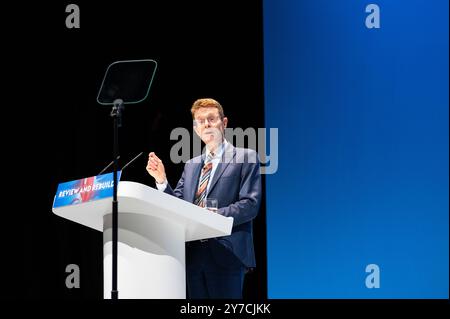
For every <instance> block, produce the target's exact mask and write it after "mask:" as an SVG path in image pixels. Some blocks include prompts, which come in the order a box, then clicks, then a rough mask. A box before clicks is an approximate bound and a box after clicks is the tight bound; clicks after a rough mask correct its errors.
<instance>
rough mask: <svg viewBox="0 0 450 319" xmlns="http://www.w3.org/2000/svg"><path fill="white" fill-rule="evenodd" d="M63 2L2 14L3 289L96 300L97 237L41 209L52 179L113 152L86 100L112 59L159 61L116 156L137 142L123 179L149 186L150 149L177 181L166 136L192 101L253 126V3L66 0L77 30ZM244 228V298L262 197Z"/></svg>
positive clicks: (98, 165)
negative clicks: (248, 231) (70, 283)
mask: <svg viewBox="0 0 450 319" xmlns="http://www.w3.org/2000/svg"><path fill="white" fill-rule="evenodd" d="M69 3H71V2H67V3H65V2H64V1H63V2H61V3H60V4H47V3H43V2H40V3H34V4H26V5H25V4H23V3H16V4H14V5H13V6H11V7H8V8H7V10H5V11H4V15H5V16H7V18H8V19H5V20H4V21H3V23H6V24H7V25H6V26H5V27H4V28H3V33H4V43H5V46H4V49H3V50H4V59H3V61H2V67H3V70H4V75H3V76H4V77H6V78H7V80H8V81H7V84H6V85H3V104H4V105H3V110H4V111H3V112H4V113H3V115H4V116H3V125H2V136H3V149H4V150H5V149H6V151H5V152H3V154H4V155H3V159H2V162H3V161H4V165H3V167H4V175H5V174H8V176H9V177H10V178H9V179H8V180H9V181H10V183H11V184H10V185H9V187H8V190H7V199H8V201H9V202H11V203H13V205H12V209H11V208H9V209H7V210H4V216H3V221H4V224H3V225H4V226H3V232H2V235H3V236H4V237H5V240H4V256H5V258H4V260H2V268H3V267H5V271H4V272H3V274H4V278H3V279H2V281H3V283H6V285H4V286H3V287H6V289H3V290H2V295H3V294H5V296H6V297H14V298H63V299H72V298H75V299H78V298H93V299H101V298H102V294H103V293H102V291H103V288H102V279H103V275H102V251H103V250H102V234H101V233H99V232H96V231H93V230H90V229H88V228H85V227H83V226H80V225H78V224H75V223H72V222H69V221H66V220H64V219H62V218H59V217H57V216H55V215H53V213H52V212H51V206H52V201H53V196H54V194H55V191H56V187H57V184H58V182H62V181H68V180H73V179H79V178H82V177H85V176H92V175H95V174H97V173H98V172H99V171H100V170H101V169H102V168H103V167H104V166H105V165H106V164H107V163H109V162H110V161H111V160H112V122H111V119H110V118H109V112H110V109H109V108H108V107H104V106H100V105H98V104H97V103H96V96H97V92H98V89H99V86H100V84H101V80H102V77H103V75H104V72H105V70H106V67H107V66H108V65H109V64H110V63H111V62H113V61H117V60H126V59H142V58H151V59H154V60H156V61H157V62H158V69H157V72H156V75H155V78H154V81H153V85H152V88H151V91H150V94H149V97H148V99H147V100H146V101H145V102H143V103H141V104H139V105H135V106H129V107H127V109H126V110H125V112H124V120H123V127H122V128H121V130H120V154H121V156H122V159H124V162H126V161H128V160H129V159H131V158H132V157H133V156H134V155H136V154H138V153H139V152H141V151H144V156H142V157H141V158H140V159H139V160H137V161H136V162H135V163H134V164H133V165H132V166H130V167H129V168H128V169H127V171H126V176H125V177H126V179H127V180H133V181H137V182H141V183H145V184H147V185H151V186H154V183H153V180H152V178H150V177H149V176H148V175H147V173H146V171H145V165H146V157H147V156H146V154H147V153H148V152H149V151H155V152H157V153H158V154H159V155H160V157H161V158H162V159H163V161H164V162H165V165H166V170H167V172H168V179H169V182H170V183H171V184H172V185H174V184H175V183H176V182H177V180H178V178H179V177H180V175H181V172H182V169H183V164H172V163H171V162H170V160H169V152H170V148H171V146H172V145H173V144H174V143H175V141H170V140H169V134H170V131H171V130H172V129H173V128H175V127H186V128H189V129H190V128H191V126H192V121H191V115H190V106H191V104H192V102H193V101H194V100H195V99H197V98H200V97H213V98H215V99H217V100H218V101H220V102H221V103H222V105H223V106H224V109H225V113H226V115H227V116H228V118H229V127H243V128H246V127H254V128H258V127H263V126H264V113H263V111H264V107H263V98H264V96H263V54H262V52H263V51H262V4H261V2H260V1H251V2H250V1H236V2H233V1H189V2H187V1H156V2H153V1H118V2H117V3H114V4H113V3H110V2H98V1H95V3H93V1H90V2H88V1H74V2H73V3H76V4H78V5H79V6H80V9H81V28H80V29H67V28H66V27H65V19H66V15H67V14H66V13H65V7H66V5H67V4H69ZM5 31H6V32H5ZM5 114H6V115H5ZM124 162H122V164H123V163H124ZM254 235H255V238H254V240H255V245H256V255H257V264H258V267H257V269H256V271H255V273H253V274H251V275H249V276H248V280H247V281H246V285H245V297H246V298H265V297H266V295H267V280H266V273H267V271H266V251H265V249H266V242H265V205H264V204H263V207H262V208H261V211H260V214H259V216H258V217H257V219H256V220H255V234H254ZM72 263H73V264H77V265H79V266H80V270H81V288H79V289H67V288H66V286H65V278H66V276H67V274H66V273H65V267H66V265H68V264H72ZM119 290H120V287H119Z"/></svg>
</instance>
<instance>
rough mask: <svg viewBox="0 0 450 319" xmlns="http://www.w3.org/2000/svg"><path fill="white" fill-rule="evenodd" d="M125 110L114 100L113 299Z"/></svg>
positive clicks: (116, 295) (115, 296)
mask: <svg viewBox="0 0 450 319" xmlns="http://www.w3.org/2000/svg"><path fill="white" fill-rule="evenodd" d="M123 109H124V105H123V101H122V100H121V99H116V100H114V104H113V108H112V111H111V117H112V118H113V120H114V146H113V149H114V151H113V152H114V190H113V202H112V241H113V242H112V245H113V247H112V290H111V299H119V291H118V290H117V237H118V236H117V235H118V215H119V203H118V201H117V171H118V169H119V163H118V156H119V127H120V126H122V111H123Z"/></svg>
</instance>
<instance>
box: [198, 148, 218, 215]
mask: <svg viewBox="0 0 450 319" xmlns="http://www.w3.org/2000/svg"><path fill="white" fill-rule="evenodd" d="M213 158H214V154H212V153H209V154H208V157H207V158H206V160H205V165H204V166H203V168H202V173H201V175H200V181H199V183H198V189H197V192H196V193H195V199H194V204H195V205H198V206H200V207H205V198H206V188H207V186H208V182H209V177H210V176H211V170H212V163H211V161H212V159H213Z"/></svg>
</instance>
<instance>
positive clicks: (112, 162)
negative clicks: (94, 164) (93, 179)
mask: <svg viewBox="0 0 450 319" xmlns="http://www.w3.org/2000/svg"><path fill="white" fill-rule="evenodd" d="M119 158H120V155H119V156H117V160H119ZM112 164H114V161H111V163H109V164H108V165H107V166H106V167H105V168H104V169H102V170H101V171H100V173H98V174H97V175H102V173H103V172H104V171H106V170H107V169H108V168H109V167H110V166H111V165H112Z"/></svg>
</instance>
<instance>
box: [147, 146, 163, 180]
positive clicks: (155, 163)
mask: <svg viewBox="0 0 450 319" xmlns="http://www.w3.org/2000/svg"><path fill="white" fill-rule="evenodd" d="M146 168H147V172H148V173H149V174H150V175H151V176H152V177H153V178H154V179H155V181H156V182H157V183H158V184H162V183H164V182H165V181H166V171H165V170H164V165H163V163H162V161H161V160H160V159H159V158H158V156H156V154H155V153H154V152H151V153H150V154H148V162H147V167H146Z"/></svg>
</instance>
